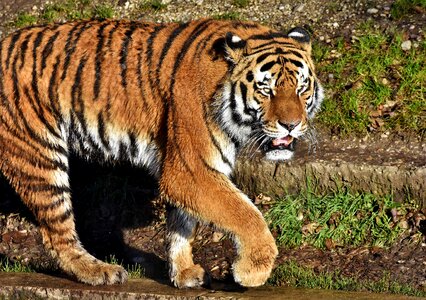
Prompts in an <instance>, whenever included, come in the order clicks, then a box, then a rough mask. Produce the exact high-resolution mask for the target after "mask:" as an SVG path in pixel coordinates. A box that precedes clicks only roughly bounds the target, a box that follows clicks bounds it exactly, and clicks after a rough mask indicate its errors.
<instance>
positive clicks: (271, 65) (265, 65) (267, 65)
mask: <svg viewBox="0 0 426 300" xmlns="http://www.w3.org/2000/svg"><path fill="white" fill-rule="evenodd" d="M276 64H277V62H276V61H270V62H268V63H266V64H264V65H263V66H262V67H260V71H261V72H266V71H269V70H270V69H271V68H272V67H273V66H274V65H276Z"/></svg>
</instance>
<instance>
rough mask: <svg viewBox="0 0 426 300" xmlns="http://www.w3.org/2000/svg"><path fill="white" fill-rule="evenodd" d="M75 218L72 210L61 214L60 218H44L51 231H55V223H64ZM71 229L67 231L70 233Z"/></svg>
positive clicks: (69, 209)
mask: <svg viewBox="0 0 426 300" xmlns="http://www.w3.org/2000/svg"><path fill="white" fill-rule="evenodd" d="M72 216H73V212H72V208H68V209H67V210H66V211H65V212H64V213H62V214H60V215H59V216H44V218H43V219H44V220H45V222H47V223H48V224H47V225H48V226H49V229H53V230H54V228H53V227H52V225H53V224H55V223H63V222H65V221H66V220H68V219H70V218H71V217H72ZM68 230H69V229H67V231H68Z"/></svg>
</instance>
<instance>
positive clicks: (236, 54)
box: [225, 32, 247, 64]
mask: <svg viewBox="0 0 426 300" xmlns="http://www.w3.org/2000/svg"><path fill="white" fill-rule="evenodd" d="M246 48H247V42H246V41H244V40H243V39H241V38H240V37H239V36H238V35H235V34H233V33H231V32H228V33H226V36H225V59H226V60H227V61H229V62H231V63H233V64H236V63H238V61H239V60H240V59H241V58H242V57H243V55H244V54H245V53H246V52H247V49H246Z"/></svg>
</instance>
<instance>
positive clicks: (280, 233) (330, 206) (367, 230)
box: [266, 191, 407, 248]
mask: <svg viewBox="0 0 426 300" xmlns="http://www.w3.org/2000/svg"><path fill="white" fill-rule="evenodd" d="M391 209H397V210H398V212H399V213H401V214H402V215H403V214H404V213H405V212H406V210H407V205H404V204H401V203H397V202H394V201H393V200H392V197H391V196H387V197H382V198H379V197H376V196H373V195H370V194H352V193H350V192H344V191H338V192H335V193H334V194H332V195H315V194H314V193H312V192H310V191H306V192H303V193H301V194H299V195H297V196H287V197H286V198H284V199H281V200H279V201H277V202H276V203H274V204H273V205H272V207H271V209H270V210H269V211H268V212H267V214H266V218H267V220H268V221H269V223H270V227H271V229H272V230H273V231H274V232H276V234H277V242H278V244H280V245H281V246H285V247H289V248H292V247H299V246H301V245H302V244H310V245H313V246H315V247H318V248H330V247H331V248H334V247H339V246H340V247H343V246H355V247H358V246H364V245H371V246H382V247H383V246H390V245H391V244H392V243H393V242H394V241H395V240H396V239H397V238H398V237H399V236H400V235H401V233H402V232H403V229H402V228H400V226H399V224H398V223H394V222H393V221H392V217H391V213H390V211H391Z"/></svg>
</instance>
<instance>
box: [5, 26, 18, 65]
mask: <svg viewBox="0 0 426 300" xmlns="http://www.w3.org/2000/svg"><path fill="white" fill-rule="evenodd" d="M21 34H22V30H18V31H17V32H15V33H14V34H13V35H12V38H11V39H10V44H9V48H8V49H7V57H6V68H9V67H10V59H11V57H12V52H13V49H14V48H15V44H16V42H17V41H18V40H19V38H20V36H21Z"/></svg>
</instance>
